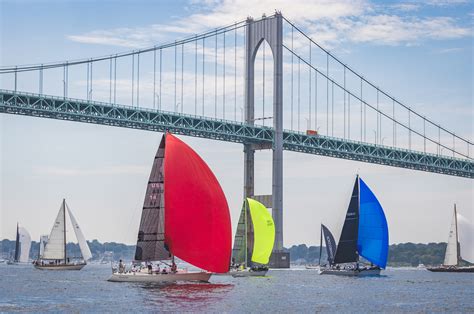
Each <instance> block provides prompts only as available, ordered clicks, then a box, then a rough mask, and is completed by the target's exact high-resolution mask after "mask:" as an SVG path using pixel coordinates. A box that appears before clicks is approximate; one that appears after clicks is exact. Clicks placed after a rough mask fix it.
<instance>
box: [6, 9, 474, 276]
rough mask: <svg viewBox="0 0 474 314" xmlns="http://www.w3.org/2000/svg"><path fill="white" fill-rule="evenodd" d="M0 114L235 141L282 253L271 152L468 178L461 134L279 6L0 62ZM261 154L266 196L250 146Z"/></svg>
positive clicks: (278, 257) (468, 144)
mask: <svg viewBox="0 0 474 314" xmlns="http://www.w3.org/2000/svg"><path fill="white" fill-rule="evenodd" d="M0 75H1V76H0V77H1V78H2V84H1V85H2V89H1V90H0V112H1V113H5V114H15V115H26V116H33V117H42V118H50V119H59V120H67V121H76V122H84V123H94V124H102V125H109V126H116V127H125V128H134V129H141V130H148V131H155V132H164V131H171V132H174V133H177V134H182V135H186V136H194V137H202V138H208V139H214V140H220V141H227V142H234V143H240V144H243V145H244V155H245V159H244V161H245V163H244V185H245V186H244V195H245V196H246V197H254V198H257V199H260V200H261V201H262V202H264V203H265V205H267V206H268V207H269V208H272V213H273V218H274V220H275V225H276V243H275V248H274V254H273V256H272V264H273V266H277V267H286V266H289V257H288V254H287V253H284V252H283V228H282V226H283V199H282V194H283V150H288V151H294V152H301V153H307V154H315V155H322V156H328V157H335V158H342V159H350V160H355V161H361V162H368V163H374V164H381V165H387V166H393V167H400V168H407V169H412V170H418V171H427V172H433V173H439V174H444V175H452V176H458V177H465V178H471V179H472V178H474V162H473V159H472V157H471V151H472V145H473V143H472V141H470V140H468V139H466V138H464V137H462V136H460V135H458V134H455V133H454V132H452V131H450V130H449V129H448V128H446V127H444V126H441V125H440V124H438V123H436V122H434V121H432V120H430V119H429V118H427V117H425V116H424V115H423V114H421V113H420V112H418V111H416V109H414V108H411V107H409V106H408V105H406V104H404V103H402V102H401V101H399V100H397V99H396V98H395V97H394V96H392V95H391V94H389V93H388V92H386V91H385V90H383V89H381V88H379V87H378V86H377V85H376V84H374V83H373V82H371V81H370V80H368V79H367V78H365V77H364V76H362V75H361V74H359V73H358V72H357V71H355V70H354V69H353V68H351V67H350V66H349V65H347V64H345V63H344V62H342V61H341V60H340V59H339V58H337V57H336V56H335V55H334V54H332V53H331V52H329V51H328V50H326V49H324V48H323V47H322V46H321V45H319V44H318V43H317V42H315V41H314V40H312V39H311V38H310V37H309V36H307V35H306V34H305V33H304V31H303V30H301V29H300V28H298V27H297V26H296V25H295V24H293V23H292V22H291V21H289V20H288V19H286V18H285V17H284V16H282V15H281V14H280V13H278V12H277V13H275V14H274V15H272V16H268V17H266V16H263V17H262V18H259V19H253V18H247V19H246V20H242V21H240V22H236V23H233V24H231V25H227V26H225V27H222V28H218V29H214V30H211V31H208V32H204V33H201V34H196V35H193V36H189V37H187V38H184V39H181V40H176V41H172V42H168V43H165V44H162V45H156V46H153V47H149V48H146V49H139V50H133V51H128V52H125V53H119V54H114V55H108V56H103V57H95V58H88V59H81V60H68V61H64V62H53V63H44V64H34V65H18V66H2V67H0ZM263 149H271V150H272V152H273V168H272V169H273V170H272V172H273V173H272V195H255V191H254V153H255V151H256V150H263Z"/></svg>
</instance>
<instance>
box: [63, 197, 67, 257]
mask: <svg viewBox="0 0 474 314" xmlns="http://www.w3.org/2000/svg"><path fill="white" fill-rule="evenodd" d="M63 214H64V215H63V217H64V264H66V199H64V198H63Z"/></svg>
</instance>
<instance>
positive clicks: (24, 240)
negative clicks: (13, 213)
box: [7, 223, 31, 265]
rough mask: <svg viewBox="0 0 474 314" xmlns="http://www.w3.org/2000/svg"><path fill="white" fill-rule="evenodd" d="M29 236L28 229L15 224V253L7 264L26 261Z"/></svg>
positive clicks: (29, 246) (28, 256)
mask: <svg viewBox="0 0 474 314" xmlns="http://www.w3.org/2000/svg"><path fill="white" fill-rule="evenodd" d="M30 248H31V237H30V234H29V233H28V231H27V230H26V229H25V228H23V227H21V226H20V225H19V224H18V223H17V224H16V240H15V255H14V256H13V260H11V261H8V262H7V264H9V265H15V264H18V263H28V259H29V258H30Z"/></svg>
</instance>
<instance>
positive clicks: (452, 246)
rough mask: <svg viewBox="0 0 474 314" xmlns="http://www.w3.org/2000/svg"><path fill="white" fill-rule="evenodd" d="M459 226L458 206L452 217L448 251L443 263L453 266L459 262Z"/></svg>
mask: <svg viewBox="0 0 474 314" xmlns="http://www.w3.org/2000/svg"><path fill="white" fill-rule="evenodd" d="M458 257H459V252H458V228H457V217H456V208H455V209H454V213H453V218H452V219H451V227H450V229H449V236H448V245H447V246H446V253H445V255H444V262H443V265H446V266H453V265H457V264H458Z"/></svg>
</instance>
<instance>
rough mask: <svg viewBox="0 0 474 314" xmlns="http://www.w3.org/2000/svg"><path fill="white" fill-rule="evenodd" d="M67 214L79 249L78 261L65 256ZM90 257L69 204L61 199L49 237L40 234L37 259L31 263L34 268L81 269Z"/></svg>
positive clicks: (87, 246) (90, 254) (84, 239)
mask: <svg viewBox="0 0 474 314" xmlns="http://www.w3.org/2000/svg"><path fill="white" fill-rule="evenodd" d="M66 212H67V214H66ZM67 216H69V219H70V221H71V224H72V226H73V229H74V233H75V235H76V238H77V241H78V243H79V248H80V250H81V257H80V258H79V260H78V261H77V260H76V258H72V257H68V256H67V250H66V244H67V241H66V226H67V221H66V217H67ZM91 258H92V253H91V251H90V249H89V245H88V244H87V242H86V238H85V237H84V234H83V233H82V230H81V228H80V227H79V224H78V223H77V220H76V218H75V217H74V215H73V214H72V212H71V210H70V209H69V206H68V205H67V204H66V200H65V199H63V202H62V204H61V208H60V209H59V212H58V215H57V217H56V220H55V221H54V225H53V228H52V229H51V233H50V234H49V237H47V238H46V236H41V238H40V248H39V254H38V259H37V260H36V261H35V262H34V263H33V265H34V266H35V268H37V269H42V270H81V269H82V268H83V267H84V266H86V265H87V261H88V260H89V259H91Z"/></svg>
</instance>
